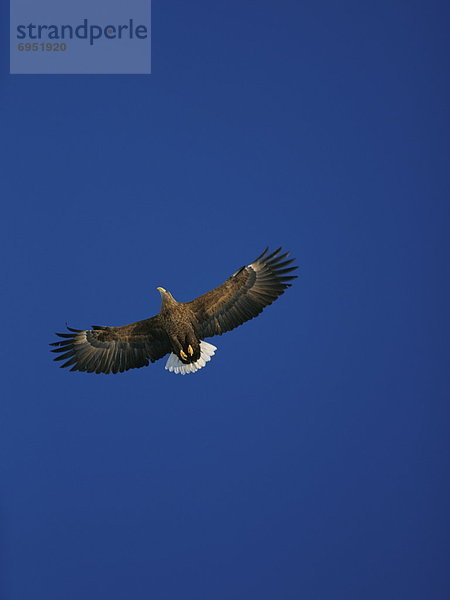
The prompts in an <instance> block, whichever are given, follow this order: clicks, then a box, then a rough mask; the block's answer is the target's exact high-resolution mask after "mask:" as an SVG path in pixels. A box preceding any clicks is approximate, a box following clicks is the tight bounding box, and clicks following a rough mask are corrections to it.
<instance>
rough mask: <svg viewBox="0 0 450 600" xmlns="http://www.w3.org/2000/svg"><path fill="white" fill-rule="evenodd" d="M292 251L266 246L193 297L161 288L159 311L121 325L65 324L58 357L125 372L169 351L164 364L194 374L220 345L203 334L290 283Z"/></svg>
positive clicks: (87, 367)
mask: <svg viewBox="0 0 450 600" xmlns="http://www.w3.org/2000/svg"><path fill="white" fill-rule="evenodd" d="M288 256H289V252H285V253H282V250H281V248H278V249H277V250H275V251H274V252H272V253H271V254H269V249H268V248H266V249H265V250H264V252H263V253H262V254H261V255H260V256H258V258H257V259H256V260H254V261H253V262H252V263H251V264H249V265H248V266H244V267H241V268H240V269H239V270H238V271H236V272H235V273H233V275H231V277H230V278H229V279H227V280H226V281H225V283H223V284H222V285H220V286H219V287H217V288H215V289H213V290H211V291H209V292H207V293H206V294H203V295H202V296H199V297H198V298H196V299H195V300H192V301H191V302H177V301H176V300H175V298H174V297H173V296H172V294H171V293H170V292H169V291H167V290H165V289H164V288H162V287H158V288H157V290H158V291H159V292H160V294H161V311H160V312H159V314H157V315H155V316H154V317H151V318H150V319H144V320H143V321H137V322H136V323H131V324H129V325H123V326H122V327H102V326H99V325H93V326H92V329H88V330H81V329H72V328H71V327H67V330H68V333H67V332H66V333H57V334H56V335H58V336H59V337H60V338H62V339H61V340H58V341H57V342H53V343H52V344H51V346H56V348H54V349H53V350H52V352H56V353H58V356H57V357H56V358H55V360H58V361H59V360H63V361H65V362H64V363H63V364H62V365H61V366H62V367H70V370H71V371H87V372H88V373H122V372H123V371H128V370H129V369H136V368H139V367H145V366H147V365H148V364H149V362H155V361H157V360H159V359H160V358H163V356H165V355H166V354H170V355H169V358H168V360H167V362H166V366H165V368H166V369H167V370H168V371H171V372H173V373H179V374H182V375H186V374H187V373H195V372H196V371H198V370H199V369H201V368H202V367H204V366H205V365H206V363H207V362H209V361H210V360H211V357H212V356H213V355H214V353H215V351H216V350H217V348H216V347H215V346H213V345H212V344H209V343H208V342H205V341H204V340H205V338H210V337H213V336H215V335H222V334H223V333H225V332H226V331H231V329H234V328H235V327H239V325H242V323H245V321H249V320H250V319H253V318H254V317H256V316H257V315H259V313H260V312H261V311H262V310H263V309H264V308H265V307H266V306H269V304H272V302H274V300H276V299H277V298H278V296H281V294H283V293H284V290H285V289H286V288H288V287H290V285H291V284H290V283H288V282H289V281H291V280H292V279H295V278H296V275H290V273H291V272H292V271H294V270H295V269H296V268H297V267H296V266H289V265H291V263H292V262H293V260H294V259H288V258H287V257H288Z"/></svg>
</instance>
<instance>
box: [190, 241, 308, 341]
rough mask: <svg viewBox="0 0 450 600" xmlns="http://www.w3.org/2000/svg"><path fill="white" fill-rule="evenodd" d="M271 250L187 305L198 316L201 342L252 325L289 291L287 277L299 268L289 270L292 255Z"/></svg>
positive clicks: (288, 278) (293, 276)
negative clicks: (257, 317)
mask: <svg viewBox="0 0 450 600" xmlns="http://www.w3.org/2000/svg"><path fill="white" fill-rule="evenodd" d="M268 251H269V249H268V248H266V250H264V252H263V253H262V254H261V256H259V257H258V258H257V259H256V260H255V261H254V262H252V263H251V264H250V265H248V266H247V267H242V268H241V269H239V271H236V273H234V274H233V275H232V276H231V277H230V278H229V279H227V281H225V283H223V284H222V285H221V286H219V287H217V288H215V289H214V290H211V291H210V292H208V293H206V294H203V296H199V297H198V298H196V299H195V300H193V301H192V302H188V303H187V305H188V306H189V307H190V308H191V310H193V312H194V313H195V315H196V317H197V319H198V322H199V325H200V331H199V335H200V337H201V338H204V337H211V336H213V335H221V334H222V333H225V332H226V331H230V330H231V329H234V328H235V327H238V326H239V325H242V323H245V321H249V320H250V319H253V317H256V316H257V315H259V313H260V312H261V311H262V310H263V309H264V308H265V307H266V306H269V304H272V302H273V301H274V300H276V299H277V298H278V296H281V294H283V293H284V290H285V289H286V288H288V287H290V285H291V284H290V283H287V282H288V281H290V280H292V279H295V278H296V275H288V274H289V273H291V272H292V271H294V269H296V268H297V267H295V266H294V267H289V266H288V265H290V264H291V263H292V262H293V260H294V259H289V260H285V259H286V258H287V256H288V255H289V252H285V253H284V254H282V253H281V248H278V250H275V252H272V254H268Z"/></svg>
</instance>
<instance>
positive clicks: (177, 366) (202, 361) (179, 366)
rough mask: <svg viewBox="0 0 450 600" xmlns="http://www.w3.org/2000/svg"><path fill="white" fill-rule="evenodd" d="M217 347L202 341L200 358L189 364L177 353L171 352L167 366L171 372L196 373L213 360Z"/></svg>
mask: <svg viewBox="0 0 450 600" xmlns="http://www.w3.org/2000/svg"><path fill="white" fill-rule="evenodd" d="M216 350H217V348H216V347H215V346H213V345H212V344H208V342H203V341H201V342H200V358H199V359H198V360H196V361H195V362H194V363H189V364H188V365H186V364H184V362H181V360H180V359H179V358H178V356H177V355H176V354H173V353H172V354H171V355H170V356H169V358H168V359H167V362H166V366H165V368H166V369H167V370H168V371H170V372H171V373H179V374H181V375H186V373H195V372H196V371H198V370H199V369H202V368H203V367H204V366H205V365H206V363H207V362H209V361H210V360H211V358H212V357H213V356H214V353H215V351H216Z"/></svg>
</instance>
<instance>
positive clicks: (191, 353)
mask: <svg viewBox="0 0 450 600" xmlns="http://www.w3.org/2000/svg"><path fill="white" fill-rule="evenodd" d="M188 354H189V356H192V355H193V354H194V350H193V348H192V346H191V345H190V344H189V346H188Z"/></svg>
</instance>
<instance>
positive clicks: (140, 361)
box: [50, 316, 170, 373]
mask: <svg viewBox="0 0 450 600" xmlns="http://www.w3.org/2000/svg"><path fill="white" fill-rule="evenodd" d="M67 329H68V331H69V332H70V333H57V334H56V335H58V336H59V337H60V338H61V339H60V340H58V341H57V342H53V343H52V344H50V345H51V346H55V348H54V349H53V350H52V352H56V353H57V354H58V356H56V357H55V360H57V361H64V362H63V364H62V365H61V366H62V367H71V369H70V370H71V371H87V372H88V373H122V372H123V371H128V369H136V368H139V367H144V366H147V365H148V364H149V362H155V361H156V360H158V359H160V358H162V357H163V356H164V355H165V354H167V353H168V352H170V341H169V338H168V336H167V333H166V331H165V329H164V328H163V327H162V325H161V323H160V320H159V318H158V316H156V317H152V318H151V319H145V320H144V321H138V322H136V323H131V324H130V325H124V326H123V327H102V326H100V325H94V326H93V327H92V329H89V330H82V329H73V328H71V327H67Z"/></svg>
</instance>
